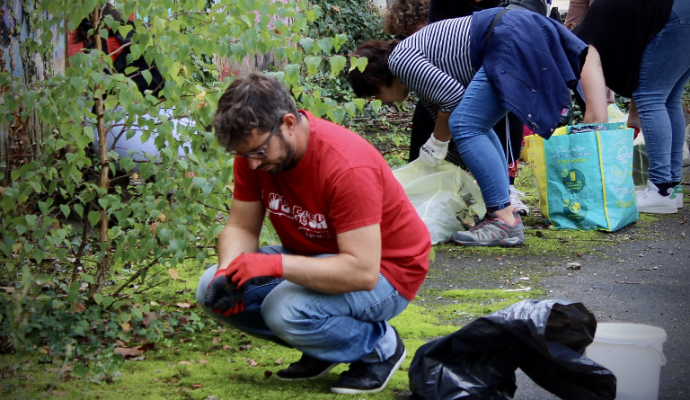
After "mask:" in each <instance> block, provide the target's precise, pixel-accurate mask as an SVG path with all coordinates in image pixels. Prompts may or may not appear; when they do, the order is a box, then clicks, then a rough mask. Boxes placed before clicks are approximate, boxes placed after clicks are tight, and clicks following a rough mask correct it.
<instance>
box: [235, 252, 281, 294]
mask: <svg viewBox="0 0 690 400" xmlns="http://www.w3.org/2000/svg"><path fill="white" fill-rule="evenodd" d="M227 270H230V271H232V272H231V274H232V275H230V274H228V275H226V276H228V277H229V278H230V280H232V282H233V283H235V284H236V285H237V287H242V285H244V284H245V283H246V282H247V281H248V280H250V279H252V278H258V277H261V276H272V277H274V278H282V277H283V255H282V254H257V253H243V254H240V255H239V256H237V258H235V259H234V260H232V262H231V263H230V265H228V268H227Z"/></svg>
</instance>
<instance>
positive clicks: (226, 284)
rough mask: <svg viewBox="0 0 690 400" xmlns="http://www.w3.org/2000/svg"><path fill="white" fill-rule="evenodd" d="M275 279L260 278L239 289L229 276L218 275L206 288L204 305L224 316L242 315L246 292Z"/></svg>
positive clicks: (250, 280)
mask: <svg viewBox="0 0 690 400" xmlns="http://www.w3.org/2000/svg"><path fill="white" fill-rule="evenodd" d="M274 279H276V278H274V277H272V276H260V277H257V278H252V279H249V280H248V281H247V282H246V283H245V284H244V285H242V286H241V287H240V288H237V286H235V284H234V283H232V281H230V280H229V279H228V277H227V276H225V275H222V274H216V276H215V277H214V278H213V279H212V280H211V282H210V283H209V284H208V287H207V288H206V298H205V299H204V305H205V306H206V307H209V308H211V309H212V310H213V312H215V313H217V314H221V315H224V316H228V315H232V314H237V313H241V312H243V311H244V291H245V290H246V289H247V288H248V287H250V286H260V285H264V284H266V283H268V282H270V281H272V280H274Z"/></svg>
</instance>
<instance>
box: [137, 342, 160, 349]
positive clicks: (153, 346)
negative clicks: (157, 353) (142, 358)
mask: <svg viewBox="0 0 690 400" xmlns="http://www.w3.org/2000/svg"><path fill="white" fill-rule="evenodd" d="M138 348H139V349H141V350H144V351H148V350H156V344H155V343H153V342H148V343H143V344H142V345H141V346H139V347H138Z"/></svg>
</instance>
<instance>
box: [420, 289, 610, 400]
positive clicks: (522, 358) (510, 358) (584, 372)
mask: <svg viewBox="0 0 690 400" xmlns="http://www.w3.org/2000/svg"><path fill="white" fill-rule="evenodd" d="M596 327H597V322H596V319H595V318H594V315H593V314H592V313H591V312H589V310H587V308H586V307H585V306H584V305H582V304H581V303H574V302H569V301H562V300H545V301H537V300H525V301H522V302H520V303H517V304H514V305H512V306H510V307H507V308H504V309H503V310H500V311H496V312H494V313H492V314H490V315H487V316H486V317H482V318H479V319H477V320H475V321H473V322H471V323H469V324H468V325H466V326H464V327H463V328H462V329H460V330H459V331H457V332H455V333H452V334H450V335H448V336H445V337H443V338H441V339H438V340H435V341H433V342H430V343H427V344H425V345H423V346H422V347H420V348H419V349H418V350H417V352H416V353H415V356H414V359H413V360H412V364H411V365H410V369H409V371H408V374H409V378H410V390H411V391H412V394H413V395H414V396H415V397H416V398H418V399H423V400H451V399H473V400H480V399H481V400H493V399H512V398H513V396H514V394H515V390H516V389H517V386H516V384H515V370H516V369H517V368H520V369H521V370H522V371H524V372H525V373H526V374H527V375H528V376H529V377H530V378H531V379H532V380H533V381H534V382H536V383H537V384H538V385H539V386H541V387H542V388H544V389H546V390H548V391H549V392H551V393H553V394H555V395H556V396H558V397H560V398H562V399H566V400H568V399H573V400H579V399H614V398H615V397H616V377H615V376H614V375H613V373H612V372H611V371H609V370H608V369H606V368H604V367H603V366H601V365H599V364H597V363H595V362H594V361H592V360H590V359H588V358H586V357H584V356H583V355H582V354H583V353H584V351H585V348H586V347H587V346H588V345H589V344H591V343H592V341H593V339H594V333H595V331H596Z"/></svg>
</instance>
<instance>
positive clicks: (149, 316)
mask: <svg viewBox="0 0 690 400" xmlns="http://www.w3.org/2000/svg"><path fill="white" fill-rule="evenodd" d="M157 317H158V315H157V314H156V313H155V312H150V313H148V314H146V316H145V317H144V320H143V321H141V323H142V324H143V325H144V326H145V327H147V328H148V327H149V324H151V321H153V320H155V319H156V318H157Z"/></svg>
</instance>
